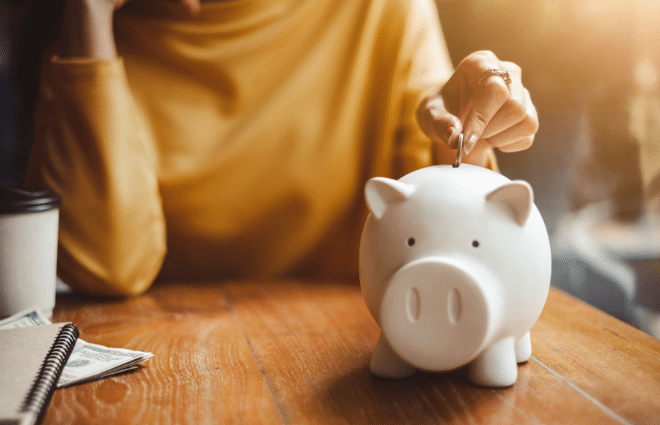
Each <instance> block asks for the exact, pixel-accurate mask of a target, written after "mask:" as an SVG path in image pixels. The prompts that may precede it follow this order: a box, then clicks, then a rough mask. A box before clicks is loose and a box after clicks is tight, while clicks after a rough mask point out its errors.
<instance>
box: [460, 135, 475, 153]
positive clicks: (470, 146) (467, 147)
mask: <svg viewBox="0 0 660 425" xmlns="http://www.w3.org/2000/svg"><path fill="white" fill-rule="evenodd" d="M476 144H477V135H476V134H473V135H472V136H470V140H468V142H467V143H466V144H465V148H464V149H463V150H464V151H465V154H466V155H467V154H469V153H470V152H471V151H472V149H474V145H476Z"/></svg>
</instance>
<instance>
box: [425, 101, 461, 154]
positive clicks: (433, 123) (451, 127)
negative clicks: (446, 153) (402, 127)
mask: <svg viewBox="0 0 660 425" xmlns="http://www.w3.org/2000/svg"><path fill="white" fill-rule="evenodd" d="M417 122H418V124H419V127H420V128H421V129H422V131H423V132H424V134H426V135H427V136H428V137H429V138H430V139H431V140H433V142H434V143H445V144H446V145H447V146H449V147H450V148H452V149H456V148H457V146H458V135H459V134H460V133H461V131H462V130H463V124H461V120H459V119H458V117H456V116H455V115H452V114H450V113H449V112H448V111H447V109H446V108H445V104H444V101H443V100H442V97H440V96H437V95H435V96H431V97H428V98H426V99H424V101H423V102H422V103H421V104H420V106H419V108H418V109H417Z"/></svg>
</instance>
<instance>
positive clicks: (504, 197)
mask: <svg viewBox="0 0 660 425" xmlns="http://www.w3.org/2000/svg"><path fill="white" fill-rule="evenodd" d="M486 200H487V201H489V202H493V203H495V204H500V205H502V206H503V207H504V208H505V209H506V210H507V211H508V212H509V213H510V214H511V216H512V217H513V219H514V220H515V221H516V223H518V225H520V226H523V225H524V224H525V223H526V222H527V219H528V218H529V213H530V212H531V211H532V205H534V192H533V191H532V187H531V186H530V185H529V183H527V182H526V181H522V180H515V181H512V182H511V183H507V184H505V185H504V186H500V187H498V188H497V189H495V190H493V191H492V192H490V193H489V194H488V195H486Z"/></svg>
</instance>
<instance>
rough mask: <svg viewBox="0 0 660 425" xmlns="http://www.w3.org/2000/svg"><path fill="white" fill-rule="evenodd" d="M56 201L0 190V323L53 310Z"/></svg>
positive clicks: (42, 194) (41, 192) (29, 191)
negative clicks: (32, 311) (33, 311)
mask: <svg viewBox="0 0 660 425" xmlns="http://www.w3.org/2000/svg"><path fill="white" fill-rule="evenodd" d="M60 202H61V201H60V197H59V196H58V195H57V194H56V193H55V192H53V191H52V190H50V189H41V188H39V189H36V188H19V187H13V186H9V187H7V186H2V187H0V318H2V317H6V316H10V315H12V314H15V313H17V312H19V311H21V310H24V309H26V308H31V307H38V308H40V309H41V311H42V312H43V313H44V314H45V315H46V316H47V317H48V318H50V317H51V316H52V314H53V307H55V282H56V273H57V271H56V268H57V236H58V228H59V226H58V224H59V208H60Z"/></svg>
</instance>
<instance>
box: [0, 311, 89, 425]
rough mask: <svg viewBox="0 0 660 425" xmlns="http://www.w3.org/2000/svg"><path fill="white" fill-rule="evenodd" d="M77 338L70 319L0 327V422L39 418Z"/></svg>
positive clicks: (24, 423) (26, 421)
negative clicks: (42, 324)
mask: <svg viewBox="0 0 660 425" xmlns="http://www.w3.org/2000/svg"><path fill="white" fill-rule="evenodd" d="M77 339H78V329H77V328H76V327H75V325H73V324H71V323H57V324H54V325H44V326H32V327H26V328H16V329H4V330H0V425H4V424H21V425H28V424H34V423H38V422H41V420H42V419H43V417H44V415H45V413H46V409H47V408H48V403H50V399H51V398H52V396H53V391H55V388H56V386H57V380H58V379H59V377H60V374H61V373H62V369H63V368H64V366H65V365H66V362H67V360H68V359H69V356H70V355H71V352H72V351H73V347H74V345H75V343H76V340H77Z"/></svg>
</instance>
